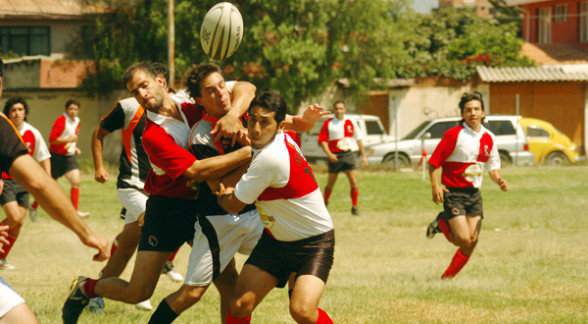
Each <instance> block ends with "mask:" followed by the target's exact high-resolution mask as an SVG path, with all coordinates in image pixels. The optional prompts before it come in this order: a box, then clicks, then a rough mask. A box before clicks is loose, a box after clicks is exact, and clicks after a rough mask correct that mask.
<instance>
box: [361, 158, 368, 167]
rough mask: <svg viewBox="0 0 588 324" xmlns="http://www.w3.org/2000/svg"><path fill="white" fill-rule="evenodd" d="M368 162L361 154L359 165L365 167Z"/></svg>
mask: <svg viewBox="0 0 588 324" xmlns="http://www.w3.org/2000/svg"><path fill="white" fill-rule="evenodd" d="M368 164H370V163H369V162H368V160H367V158H366V157H365V156H362V157H361V166H362V167H366V166H368Z"/></svg>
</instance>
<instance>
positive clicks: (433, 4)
mask: <svg viewBox="0 0 588 324" xmlns="http://www.w3.org/2000/svg"><path fill="white" fill-rule="evenodd" d="M438 4H439V1H438V0H413V5H412V8H413V9H414V10H415V11H416V12H421V13H429V12H431V9H432V8H437V6H438Z"/></svg>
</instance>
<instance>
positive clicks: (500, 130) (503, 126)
mask: <svg viewBox="0 0 588 324" xmlns="http://www.w3.org/2000/svg"><path fill="white" fill-rule="evenodd" d="M484 126H485V127H488V129H489V130H490V131H491V132H492V133H494V135H496V136H500V135H516V133H517V132H516V130H515V128H514V126H513V125H512V123H511V122H510V121H508V120H491V121H489V122H487V123H486V124H485V125H484Z"/></svg>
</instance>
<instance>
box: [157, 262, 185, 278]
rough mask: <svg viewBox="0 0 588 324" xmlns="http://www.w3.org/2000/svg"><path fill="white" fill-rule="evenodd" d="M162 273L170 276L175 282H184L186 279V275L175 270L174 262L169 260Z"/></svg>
mask: <svg viewBox="0 0 588 324" xmlns="http://www.w3.org/2000/svg"><path fill="white" fill-rule="evenodd" d="M161 273H163V274H165V275H166V276H168V277H169V278H170V279H171V280H172V281H173V282H182V281H183V280H184V276H182V275H181V274H180V273H179V272H177V271H176V270H174V264H173V263H171V262H169V263H166V264H165V265H164V266H163V270H162V271H161Z"/></svg>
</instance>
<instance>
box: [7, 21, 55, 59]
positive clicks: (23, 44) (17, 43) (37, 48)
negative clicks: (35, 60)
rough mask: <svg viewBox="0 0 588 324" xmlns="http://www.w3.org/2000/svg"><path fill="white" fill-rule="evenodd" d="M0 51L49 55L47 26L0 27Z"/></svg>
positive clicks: (48, 31)
mask: <svg viewBox="0 0 588 324" xmlns="http://www.w3.org/2000/svg"><path fill="white" fill-rule="evenodd" d="M0 46H1V48H0V51H1V52H13V53H16V54H22V55H50V54H51V43H50V29H49V27H24V26H23V27H20V26H19V27H0Z"/></svg>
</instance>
